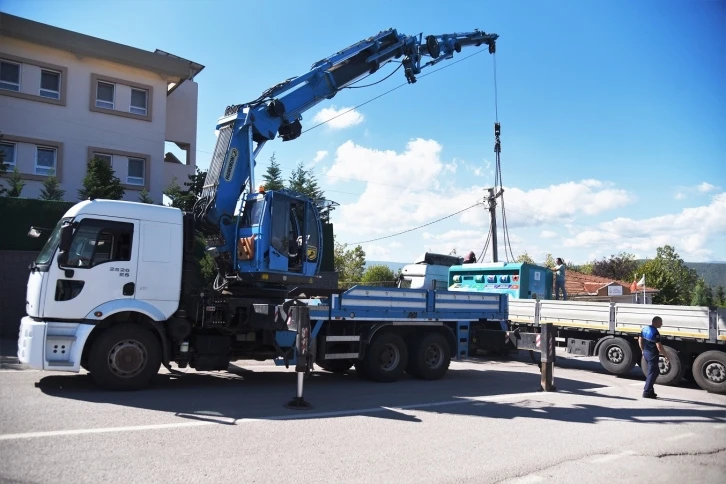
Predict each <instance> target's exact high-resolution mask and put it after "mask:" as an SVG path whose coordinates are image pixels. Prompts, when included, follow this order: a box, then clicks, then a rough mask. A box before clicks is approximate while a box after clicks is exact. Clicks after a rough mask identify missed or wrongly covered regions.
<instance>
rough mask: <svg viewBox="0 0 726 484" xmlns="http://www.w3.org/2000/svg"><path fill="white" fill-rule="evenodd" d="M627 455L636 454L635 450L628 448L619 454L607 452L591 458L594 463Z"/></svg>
mask: <svg viewBox="0 0 726 484" xmlns="http://www.w3.org/2000/svg"><path fill="white" fill-rule="evenodd" d="M627 455H635V452H634V451H632V450H626V451H625V452H621V453H619V454H607V455H604V456H602V457H596V458H594V459H591V460H590V462H592V463H602V462H610V461H613V460H617V459H620V458H621V457H625V456H627Z"/></svg>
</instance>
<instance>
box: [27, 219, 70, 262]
mask: <svg viewBox="0 0 726 484" xmlns="http://www.w3.org/2000/svg"><path fill="white" fill-rule="evenodd" d="M69 220H70V219H69V218H62V219H60V220H59V221H58V223H57V224H56V226H55V228H54V229H53V232H51V234H50V236H49V237H48V240H47V241H46V242H45V245H44V246H43V248H42V249H41V251H40V253H39V254H38V257H36V259H35V263H36V264H37V265H46V264H50V261H51V259H53V253H54V252H55V249H57V248H58V242H59V241H60V229H61V226H62V225H63V223H64V222H67V221H69Z"/></svg>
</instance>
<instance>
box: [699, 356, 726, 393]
mask: <svg viewBox="0 0 726 484" xmlns="http://www.w3.org/2000/svg"><path fill="white" fill-rule="evenodd" d="M693 378H694V379H695V380H696V383H697V384H698V386H699V387H701V388H703V389H704V390H706V391H708V392H712V393H720V394H726V353H724V352H723V351H716V350H711V351H706V352H704V353H701V354H700V355H698V357H697V358H696V359H695V361H694V362H693Z"/></svg>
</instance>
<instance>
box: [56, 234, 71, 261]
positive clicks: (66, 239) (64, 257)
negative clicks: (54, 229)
mask: <svg viewBox="0 0 726 484" xmlns="http://www.w3.org/2000/svg"><path fill="white" fill-rule="evenodd" d="M72 240H73V225H71V224H66V225H63V226H62V227H61V229H60V242H59V243H58V265H60V266H63V265H66V264H67V263H68V250H69V249H70V248H71V241H72Z"/></svg>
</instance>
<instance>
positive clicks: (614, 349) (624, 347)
mask: <svg viewBox="0 0 726 484" xmlns="http://www.w3.org/2000/svg"><path fill="white" fill-rule="evenodd" d="M598 357H599V358H600V364H601V365H602V366H603V368H605V369H606V370H607V371H608V372H610V373H612V374H613V375H625V374H627V373H629V372H630V370H632V369H633V367H634V366H635V358H634V356H633V347H632V346H630V343H628V341H626V340H624V339H623V338H611V339H607V340H605V341H603V342H602V344H601V345H600V350H599V351H598Z"/></svg>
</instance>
